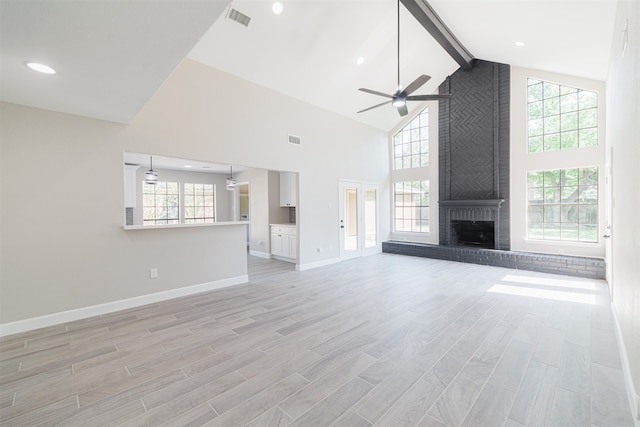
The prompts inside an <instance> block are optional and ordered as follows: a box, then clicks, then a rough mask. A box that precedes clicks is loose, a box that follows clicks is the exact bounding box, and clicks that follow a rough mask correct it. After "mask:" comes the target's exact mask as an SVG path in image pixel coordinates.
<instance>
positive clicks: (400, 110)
mask: <svg viewBox="0 0 640 427" xmlns="http://www.w3.org/2000/svg"><path fill="white" fill-rule="evenodd" d="M398 113H400V115H401V116H406V115H407V114H409V110H408V109H407V104H404V105H403V106H401V107H398Z"/></svg>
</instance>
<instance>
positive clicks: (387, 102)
mask: <svg viewBox="0 0 640 427" xmlns="http://www.w3.org/2000/svg"><path fill="white" fill-rule="evenodd" d="M390 103H391V101H384V102H383V103H381V104H378V105H374V106H373V107H369V108H365V109H364V110H360V111H358V113H364V112H365V111H369V110H373V109H374V108H378V107H382V106H383V105H387V104H390Z"/></svg>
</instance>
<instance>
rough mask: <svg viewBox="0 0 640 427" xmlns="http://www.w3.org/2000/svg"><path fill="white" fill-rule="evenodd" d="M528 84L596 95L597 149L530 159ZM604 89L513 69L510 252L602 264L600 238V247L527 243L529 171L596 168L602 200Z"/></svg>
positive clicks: (596, 84) (602, 223)
mask: <svg viewBox="0 0 640 427" xmlns="http://www.w3.org/2000/svg"><path fill="white" fill-rule="evenodd" d="M527 78H533V79H540V80H544V81H550V82H554V83H559V84H563V85H566V86H571V87H576V88H579V89H586V90H590V91H594V92H597V93H598V120H599V123H598V124H599V127H598V141H599V145H598V146H597V147H591V148H580V149H574V150H559V151H550V152H545V153H535V154H529V153H528V152H527ZM605 95H606V94H605V84H604V82H599V81H594V80H588V79H582V78H578V77H571V76H566V75H561V74H556V73H549V72H544V71H539V70H531V69H526V68H520V67H513V66H512V67H511V147H510V148H511V164H510V179H511V183H510V197H511V200H510V203H511V205H510V208H511V250H513V251H525V252H540V253H551V254H565V255H575V256H588V257H598V258H604V255H605V248H604V245H605V244H604V241H603V239H602V238H600V240H599V241H598V242H597V243H573V242H566V241H562V242H553V241H548V240H533V239H527V171H536V170H550V169H564V168H571V167H585V166H598V179H599V183H598V188H599V197H600V200H602V201H603V200H604V188H605V185H604V184H605V169H604V164H605V162H604V153H605V143H604V141H605V128H606V126H605V124H606V123H605V111H606V110H605V105H606V102H605V98H606V96H605ZM604 205H605V204H604V203H600V210H599V212H598V218H599V224H598V236H602V235H603V234H605V220H604V219H605V209H604Z"/></svg>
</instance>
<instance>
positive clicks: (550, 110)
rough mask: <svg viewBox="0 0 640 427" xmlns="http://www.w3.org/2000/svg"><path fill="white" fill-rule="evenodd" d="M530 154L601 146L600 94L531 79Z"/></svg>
mask: <svg viewBox="0 0 640 427" xmlns="http://www.w3.org/2000/svg"><path fill="white" fill-rule="evenodd" d="M527 107H528V109H527V114H528V126H527V130H528V145H529V153H541V152H545V151H555V150H567V149H572V148H583V147H595V146H597V145H598V95H597V93H595V92H591V91H588V90H583V89H576V88H573V87H569V86H563V85H559V84H555V83H550V82H545V81H541V80H534V79H528V81H527Z"/></svg>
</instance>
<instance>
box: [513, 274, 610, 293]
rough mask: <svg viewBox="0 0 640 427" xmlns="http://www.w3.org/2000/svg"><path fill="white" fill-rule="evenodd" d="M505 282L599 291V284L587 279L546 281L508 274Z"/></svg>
mask: <svg viewBox="0 0 640 427" xmlns="http://www.w3.org/2000/svg"><path fill="white" fill-rule="evenodd" d="M502 281H503V282H516V283H528V284H532V285H539V286H552V287H554V288H570V289H584V290H586V291H597V290H599V289H598V283H596V282H589V281H587V279H585V280H575V279H573V280H572V279H555V278H554V279H551V278H548V279H545V278H542V277H527V276H517V275H514V274H507V275H506V276H504V278H503V279H502Z"/></svg>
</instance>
